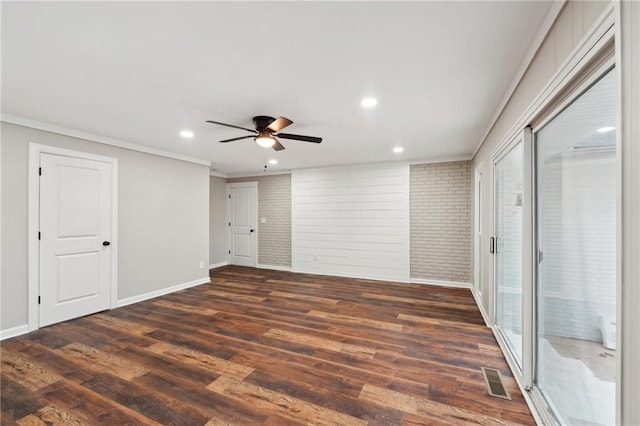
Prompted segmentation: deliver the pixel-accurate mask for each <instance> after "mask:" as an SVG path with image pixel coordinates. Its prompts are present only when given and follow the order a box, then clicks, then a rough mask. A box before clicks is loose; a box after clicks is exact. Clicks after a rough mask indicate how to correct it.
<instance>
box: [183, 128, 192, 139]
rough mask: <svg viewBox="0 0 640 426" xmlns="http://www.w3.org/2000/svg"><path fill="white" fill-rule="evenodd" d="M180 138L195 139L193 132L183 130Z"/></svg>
mask: <svg viewBox="0 0 640 426" xmlns="http://www.w3.org/2000/svg"><path fill="white" fill-rule="evenodd" d="M180 136H182V137H183V138H185V139H191V138H192V137H193V132H192V131H191V130H183V131H181V132H180Z"/></svg>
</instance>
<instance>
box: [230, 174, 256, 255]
mask: <svg viewBox="0 0 640 426" xmlns="http://www.w3.org/2000/svg"><path fill="white" fill-rule="evenodd" d="M257 204H258V200H257V188H256V187H255V186H254V185H252V186H241V187H232V188H230V190H229V228H230V235H229V263H231V264H232V265H241V266H256V239H257V229H256V224H257V219H258V218H257Z"/></svg>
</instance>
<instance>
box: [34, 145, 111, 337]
mask: <svg viewBox="0 0 640 426" xmlns="http://www.w3.org/2000/svg"><path fill="white" fill-rule="evenodd" d="M40 154H53V155H60V156H65V157H74V158H82V159H87V160H95V161H103V162H106V163H110V164H111V167H112V174H111V176H112V178H111V188H112V192H111V208H112V214H111V229H112V238H111V241H112V245H111V250H112V256H111V288H110V292H111V295H110V301H109V308H110V309H113V308H115V307H116V306H117V300H118V159H117V158H113V157H105V156H102V155H96V154H90V153H86V152H82V151H73V150H70V149H64V148H58V147H55V146H48V145H42V144H37V143H30V144H29V169H28V171H29V175H28V179H27V180H28V194H27V196H28V198H27V200H28V203H27V223H28V229H27V238H28V291H27V295H28V298H27V321H28V325H29V331H33V330H37V329H38V328H40V326H39V311H38V295H39V293H40V243H39V242H38V232H39V231H40V229H39V228H40V178H39V169H40Z"/></svg>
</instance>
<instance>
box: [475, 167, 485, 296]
mask: <svg viewBox="0 0 640 426" xmlns="http://www.w3.org/2000/svg"><path fill="white" fill-rule="evenodd" d="M473 181H474V211H473V221H474V235H473V259H474V260H473V291H474V292H475V293H476V296H478V298H479V299H480V300H481V294H482V247H481V244H483V242H482V220H481V217H482V207H483V206H482V163H478V165H477V166H476V168H475V171H474V180H473Z"/></svg>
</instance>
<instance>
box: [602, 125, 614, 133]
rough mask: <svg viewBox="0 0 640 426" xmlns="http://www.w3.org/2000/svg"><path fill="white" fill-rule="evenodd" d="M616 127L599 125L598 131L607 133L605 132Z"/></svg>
mask: <svg viewBox="0 0 640 426" xmlns="http://www.w3.org/2000/svg"><path fill="white" fill-rule="evenodd" d="M615 129H616V128H615V127H611V126H606V127H600V128H599V129H598V132H599V133H607V132H612V131H614V130H615Z"/></svg>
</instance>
